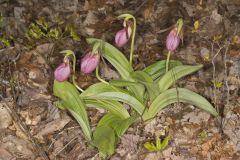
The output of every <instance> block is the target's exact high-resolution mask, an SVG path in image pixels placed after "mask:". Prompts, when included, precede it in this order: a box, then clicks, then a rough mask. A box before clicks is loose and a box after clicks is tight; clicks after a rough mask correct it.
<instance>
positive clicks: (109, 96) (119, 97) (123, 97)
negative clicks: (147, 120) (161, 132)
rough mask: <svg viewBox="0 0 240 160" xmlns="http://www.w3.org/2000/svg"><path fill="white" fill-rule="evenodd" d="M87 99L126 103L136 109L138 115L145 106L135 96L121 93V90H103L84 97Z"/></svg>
mask: <svg viewBox="0 0 240 160" xmlns="http://www.w3.org/2000/svg"><path fill="white" fill-rule="evenodd" d="M86 98H87V99H101V100H115V101H120V102H123V103H127V104H129V105H130V106H132V108H133V109H135V110H136V111H137V113H139V114H140V115H142V113H143V111H144V109H145V107H144V105H143V104H142V103H141V102H140V101H139V100H137V99H136V98H135V97H133V96H131V95H129V94H126V93H122V92H103V93H99V94H96V95H93V96H89V97H86Z"/></svg>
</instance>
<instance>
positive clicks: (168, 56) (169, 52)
mask: <svg viewBox="0 0 240 160" xmlns="http://www.w3.org/2000/svg"><path fill="white" fill-rule="evenodd" d="M170 55H171V51H168V55H167V61H166V72H167V71H168V63H169V59H170Z"/></svg>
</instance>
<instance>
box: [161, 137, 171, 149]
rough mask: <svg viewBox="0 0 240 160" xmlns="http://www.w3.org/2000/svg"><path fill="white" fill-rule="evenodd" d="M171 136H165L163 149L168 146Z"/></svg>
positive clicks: (162, 144)
mask: <svg viewBox="0 0 240 160" xmlns="http://www.w3.org/2000/svg"><path fill="white" fill-rule="evenodd" d="M168 142H169V136H167V137H165V138H164V140H163V141H162V143H161V150H164V149H165V148H166V147H167V146H168Z"/></svg>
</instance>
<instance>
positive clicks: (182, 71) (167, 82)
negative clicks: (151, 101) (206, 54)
mask: <svg viewBox="0 0 240 160" xmlns="http://www.w3.org/2000/svg"><path fill="white" fill-rule="evenodd" d="M202 66H203V65H197V66H190V65H182V66H177V67H174V68H172V69H171V70H169V71H168V72H167V73H166V74H164V76H163V77H162V78H161V79H160V81H159V82H158V86H159V89H160V93H162V92H164V91H165V90H167V89H168V88H169V87H171V86H172V85H173V84H174V83H175V82H176V80H178V79H180V78H182V77H184V76H186V75H189V74H191V73H193V72H196V71H197V70H199V69H200V68H202Z"/></svg>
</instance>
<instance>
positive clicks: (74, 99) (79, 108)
mask: <svg viewBox="0 0 240 160" xmlns="http://www.w3.org/2000/svg"><path fill="white" fill-rule="evenodd" d="M53 93H54V95H55V96H57V97H59V98H60V99H61V106H62V107H65V108H66V109H67V110H69V111H70V112H71V114H72V115H73V116H74V118H76V120H77V121H78V123H79V124H80V126H81V128H82V130H83V133H84V135H85V136H86V138H87V140H91V129H90V126H89V121H88V116H87V112H86V109H85V105H84V103H83V102H82V100H81V98H80V97H79V92H78V91H77V89H76V88H75V86H73V85H72V84H71V83H69V82H67V81H64V82H58V81H56V80H55V81H54V84H53Z"/></svg>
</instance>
